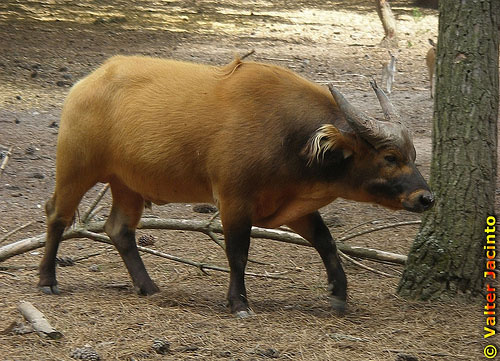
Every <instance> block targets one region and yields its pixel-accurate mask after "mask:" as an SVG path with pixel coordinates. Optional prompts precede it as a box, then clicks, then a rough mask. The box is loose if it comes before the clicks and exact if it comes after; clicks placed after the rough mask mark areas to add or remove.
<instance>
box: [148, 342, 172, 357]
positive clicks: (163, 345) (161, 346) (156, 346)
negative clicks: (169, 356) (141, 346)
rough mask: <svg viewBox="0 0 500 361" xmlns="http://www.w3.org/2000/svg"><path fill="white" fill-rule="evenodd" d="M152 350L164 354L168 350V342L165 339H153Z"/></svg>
mask: <svg viewBox="0 0 500 361" xmlns="http://www.w3.org/2000/svg"><path fill="white" fill-rule="evenodd" d="M152 347H153V350H155V352H156V353H158V354H160V355H165V354H166V353H168V352H169V351H170V342H168V341H167V340H165V339H159V338H157V339H155V340H154V341H153V345H152Z"/></svg>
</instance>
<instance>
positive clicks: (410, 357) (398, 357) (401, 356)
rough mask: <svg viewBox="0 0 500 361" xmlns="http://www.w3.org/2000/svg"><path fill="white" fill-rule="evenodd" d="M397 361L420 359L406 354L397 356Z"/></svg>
mask: <svg viewBox="0 0 500 361" xmlns="http://www.w3.org/2000/svg"><path fill="white" fill-rule="evenodd" d="M395 361H418V357H416V356H413V355H408V354H406V353H399V354H397V355H396V359H395Z"/></svg>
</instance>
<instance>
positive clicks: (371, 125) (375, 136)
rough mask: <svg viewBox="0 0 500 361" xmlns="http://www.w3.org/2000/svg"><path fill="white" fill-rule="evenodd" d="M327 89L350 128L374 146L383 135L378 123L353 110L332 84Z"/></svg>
mask: <svg viewBox="0 0 500 361" xmlns="http://www.w3.org/2000/svg"><path fill="white" fill-rule="evenodd" d="M328 89H330V92H331V93H332V96H333V98H334V99H335V102H336V103H337V105H338V107H339V109H340V111H341V112H342V113H343V114H344V116H345V118H346V121H347V123H348V124H349V125H350V126H351V128H352V129H353V130H354V131H355V132H356V133H358V134H359V135H360V136H361V137H363V138H364V139H366V140H367V141H368V142H369V143H371V144H376V143H377V142H378V140H379V139H380V137H381V135H382V134H383V132H381V129H380V125H379V124H378V122H377V121H376V120H375V119H373V118H371V117H369V116H367V115H366V114H364V113H363V112H360V111H358V110H357V109H356V108H354V106H352V105H351V104H350V103H349V102H348V101H347V100H346V99H345V98H344V96H343V95H342V94H341V93H340V92H339V91H338V90H337V88H335V87H334V86H333V85H332V84H328Z"/></svg>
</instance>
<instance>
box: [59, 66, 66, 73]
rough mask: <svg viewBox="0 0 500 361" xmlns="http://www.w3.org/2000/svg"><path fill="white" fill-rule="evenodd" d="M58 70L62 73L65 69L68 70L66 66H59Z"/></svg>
mask: <svg viewBox="0 0 500 361" xmlns="http://www.w3.org/2000/svg"><path fill="white" fill-rule="evenodd" d="M59 71H60V72H61V73H62V72H65V71H68V67H67V66H61V67H60V68H59Z"/></svg>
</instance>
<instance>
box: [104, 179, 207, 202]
mask: <svg viewBox="0 0 500 361" xmlns="http://www.w3.org/2000/svg"><path fill="white" fill-rule="evenodd" d="M113 179H117V180H119V181H120V182H121V183H123V184H124V185H126V186H127V187H128V188H129V189H131V190H132V191H134V192H136V193H139V194H140V195H141V196H142V197H143V198H144V199H145V200H147V201H151V202H153V203H155V204H166V203H198V202H204V203H212V202H213V201H214V200H213V194H212V188H211V186H210V184H209V183H208V182H207V181H206V180H204V179H200V178H198V177H196V176H195V175H191V176H186V177H182V178H179V177H169V176H168V175H158V174H154V173H149V174H148V173H142V174H137V173H132V172H120V173H115V174H113V175H112V176H108V177H106V179H104V180H103V181H104V182H109V181H111V182H112V181H113Z"/></svg>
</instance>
